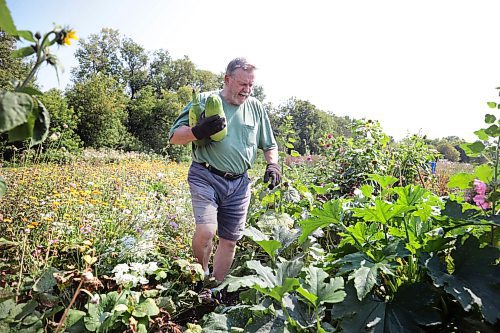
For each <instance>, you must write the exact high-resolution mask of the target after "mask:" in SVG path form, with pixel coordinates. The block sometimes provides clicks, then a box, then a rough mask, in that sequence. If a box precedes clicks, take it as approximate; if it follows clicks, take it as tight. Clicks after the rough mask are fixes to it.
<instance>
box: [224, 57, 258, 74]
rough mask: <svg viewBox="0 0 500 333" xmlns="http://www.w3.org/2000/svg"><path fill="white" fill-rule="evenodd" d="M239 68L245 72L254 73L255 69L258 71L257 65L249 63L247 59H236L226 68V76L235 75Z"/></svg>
mask: <svg viewBox="0 0 500 333" xmlns="http://www.w3.org/2000/svg"><path fill="white" fill-rule="evenodd" d="M238 68H241V69H243V70H244V71H252V70H254V69H257V67H255V65H252V64H251V63H249V62H248V61H247V59H246V58H242V57H240V58H234V59H233V60H231V61H230V62H229V64H228V65H227V68H226V75H229V76H231V75H233V73H234V71H235V70H237V69H238Z"/></svg>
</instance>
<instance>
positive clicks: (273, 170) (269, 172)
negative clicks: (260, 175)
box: [264, 163, 281, 190]
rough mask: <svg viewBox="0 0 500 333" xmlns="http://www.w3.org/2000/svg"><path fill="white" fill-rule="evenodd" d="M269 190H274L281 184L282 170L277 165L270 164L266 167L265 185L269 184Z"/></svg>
mask: <svg viewBox="0 0 500 333" xmlns="http://www.w3.org/2000/svg"><path fill="white" fill-rule="evenodd" d="M269 181H270V183H269V189H271V190H272V189H273V188H274V187H275V186H276V185H278V184H279V183H281V170H280V166H279V165H278V164H276V163H270V164H268V165H267V167H266V173H264V183H267V182H269Z"/></svg>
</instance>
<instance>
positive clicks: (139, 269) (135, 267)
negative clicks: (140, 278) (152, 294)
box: [130, 262, 145, 275]
mask: <svg viewBox="0 0 500 333" xmlns="http://www.w3.org/2000/svg"><path fill="white" fill-rule="evenodd" d="M144 268H145V267H144V264H141V263H138V262H133V263H130V269H131V270H133V271H134V272H137V273H139V274H140V275H142V274H144Z"/></svg>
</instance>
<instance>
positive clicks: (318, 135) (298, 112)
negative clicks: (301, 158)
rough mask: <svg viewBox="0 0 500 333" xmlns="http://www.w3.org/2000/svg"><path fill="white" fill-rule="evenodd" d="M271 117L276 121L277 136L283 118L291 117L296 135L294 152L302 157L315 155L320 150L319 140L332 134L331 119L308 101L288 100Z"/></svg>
mask: <svg viewBox="0 0 500 333" xmlns="http://www.w3.org/2000/svg"><path fill="white" fill-rule="evenodd" d="M275 112H276V113H277V114H276V115H275V116H274V117H272V119H274V120H275V121H277V124H275V125H274V126H276V128H277V134H278V135H279V133H280V127H281V125H282V122H283V119H284V117H285V116H287V115H288V116H291V117H292V122H293V129H294V131H295V135H296V140H297V141H296V144H295V150H297V151H298V152H299V153H300V154H302V155H304V154H307V153H317V152H318V151H319V150H320V149H321V148H320V146H321V139H322V138H323V137H324V134H325V133H332V131H333V128H334V123H333V119H332V117H331V116H330V115H329V114H327V113H326V112H324V111H321V110H319V109H317V108H316V106H314V105H313V104H311V103H310V102H309V101H303V100H299V99H296V98H293V97H292V98H290V99H289V100H288V101H287V102H286V104H285V105H283V106H281V107H279V108H278V109H277V110H276V111H275Z"/></svg>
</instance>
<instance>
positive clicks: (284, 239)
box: [272, 226, 300, 254]
mask: <svg viewBox="0 0 500 333" xmlns="http://www.w3.org/2000/svg"><path fill="white" fill-rule="evenodd" d="M272 236H273V238H274V239H275V240H277V241H278V242H280V244H281V247H280V248H279V249H278V254H279V253H280V252H281V251H283V250H285V249H286V248H288V247H289V246H290V245H292V244H293V243H294V242H295V241H296V240H297V238H299V236H300V232H299V230H298V229H291V230H290V229H289V228H288V227H285V226H277V227H275V228H274V229H273V232H272Z"/></svg>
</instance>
